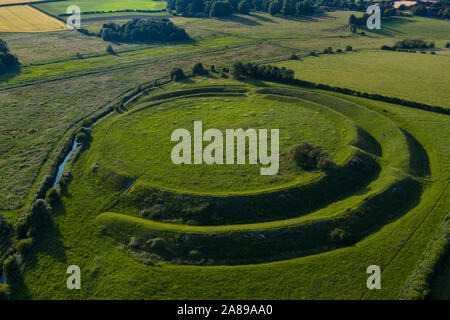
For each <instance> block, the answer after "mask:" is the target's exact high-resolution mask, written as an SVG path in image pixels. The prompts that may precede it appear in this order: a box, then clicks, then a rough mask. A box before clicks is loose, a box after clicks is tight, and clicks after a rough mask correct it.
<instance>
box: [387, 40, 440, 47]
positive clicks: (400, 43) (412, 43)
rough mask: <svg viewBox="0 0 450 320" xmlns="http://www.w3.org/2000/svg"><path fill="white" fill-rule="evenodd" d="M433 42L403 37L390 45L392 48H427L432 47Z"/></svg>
mask: <svg viewBox="0 0 450 320" xmlns="http://www.w3.org/2000/svg"><path fill="white" fill-rule="evenodd" d="M434 46H435V44H434V42H425V41H423V40H420V39H405V40H402V41H397V42H396V43H395V45H394V46H393V47H392V48H394V49H427V48H434Z"/></svg>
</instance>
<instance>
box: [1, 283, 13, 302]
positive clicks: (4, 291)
mask: <svg viewBox="0 0 450 320" xmlns="http://www.w3.org/2000/svg"><path fill="white" fill-rule="evenodd" d="M10 294H11V292H10V290H9V286H8V285H7V284H6V283H0V300H8V299H9V295H10Z"/></svg>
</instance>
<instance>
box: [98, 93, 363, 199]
mask: <svg viewBox="0 0 450 320" xmlns="http://www.w3.org/2000/svg"><path fill="white" fill-rule="evenodd" d="M319 112H320V113H319ZM195 119H201V120H202V121H203V131H206V130H208V129H210V128H217V129H219V130H222V132H225V130H226V129H237V128H243V129H244V130H247V129H248V128H255V129H258V128H274V129H279V130H280V132H281V136H280V170H279V174H278V175H276V176H261V175H260V173H259V170H260V166H259V165H257V166H254V165H248V164H247V165H240V166H238V167H237V168H236V167H233V166H210V167H208V174H207V175H205V166H202V165H191V166H177V165H174V164H173V163H172V162H171V158H170V152H171V150H172V148H173V146H174V145H175V144H176V143H175V142H171V141H170V133H171V132H172V131H174V130H175V129H178V128H185V129H187V130H189V131H190V132H191V134H193V121H194V120H195ZM107 128H108V130H107V134H104V131H103V130H102V131H99V132H98V134H97V136H98V137H102V139H101V140H98V141H97V142H96V143H95V146H93V150H96V151H97V150H98V151H97V152H96V151H94V154H93V155H91V161H92V162H98V163H99V164H100V165H101V166H103V165H107V166H108V167H111V168H113V169H114V170H118V171H120V172H121V173H123V174H127V175H129V176H131V177H133V178H135V179H137V178H138V179H139V182H141V183H146V184H149V185H151V186H154V187H163V188H170V189H175V190H178V191H180V190H184V192H193V191H194V192H203V193H205V192H206V193H213V194H216V193H223V192H225V193H227V194H229V193H233V192H239V191H246V192H252V191H256V190H260V189H266V188H276V187H277V186H278V187H281V186H282V185H284V184H291V182H292V181H294V180H295V181H296V183H305V182H307V181H310V180H311V179H316V178H317V177H318V175H319V174H318V173H317V172H312V173H308V172H306V171H303V170H301V169H300V168H299V167H297V166H295V165H294V164H293V163H292V162H291V161H290V160H289V155H288V152H289V149H290V148H291V147H292V146H293V145H295V144H299V143H300V142H302V141H307V142H309V143H312V144H314V145H320V146H322V147H323V148H324V150H326V151H327V152H328V153H329V154H330V157H331V159H333V160H334V161H336V162H337V163H342V162H344V161H345V160H346V158H347V157H348V153H347V152H350V149H349V148H346V145H348V144H350V143H351V142H352V141H353V140H354V138H355V136H354V135H355V132H354V128H353V126H352V123H351V122H350V121H345V118H343V117H342V116H340V115H339V114H336V113H332V112H330V111H328V110H327V109H325V108H322V109H321V110H320V111H318V110H317V107H315V106H311V105H308V104H307V103H298V102H297V103H295V102H294V103H293V102H292V101H282V100H276V101H273V100H268V99H264V98H262V97H260V96H253V95H250V96H249V97H217V98H212V97H211V98H191V99H177V100H175V101H173V102H170V103H167V104H164V106H161V107H156V108H149V109H145V110H143V111H140V112H137V113H133V114H129V115H128V114H126V115H123V116H120V117H117V119H116V120H115V121H113V122H111V123H109V124H108V126H107ZM224 141H225V137H224ZM155 142H156V143H155ZM207 145H208V143H204V147H206V146H207ZM269 147H270V146H269ZM338 150H339V154H337V151H338ZM144 154H145V155H146V156H145V157H142V155H144ZM250 177H251V179H250Z"/></svg>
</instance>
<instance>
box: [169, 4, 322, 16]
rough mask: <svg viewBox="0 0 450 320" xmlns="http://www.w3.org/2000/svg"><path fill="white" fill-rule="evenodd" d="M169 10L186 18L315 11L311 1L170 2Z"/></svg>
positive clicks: (288, 14)
mask: <svg viewBox="0 0 450 320" xmlns="http://www.w3.org/2000/svg"><path fill="white" fill-rule="evenodd" d="M167 10H168V11H169V12H170V13H173V12H176V13H177V14H180V15H183V16H186V17H226V16H230V15H232V14H233V13H240V14H249V13H250V10H255V11H263V12H268V13H270V14H272V15H283V16H296V15H306V14H312V13H314V11H315V10H314V5H313V2H311V1H309V0H225V1H222V0H220V1H210V0H168V1H167Z"/></svg>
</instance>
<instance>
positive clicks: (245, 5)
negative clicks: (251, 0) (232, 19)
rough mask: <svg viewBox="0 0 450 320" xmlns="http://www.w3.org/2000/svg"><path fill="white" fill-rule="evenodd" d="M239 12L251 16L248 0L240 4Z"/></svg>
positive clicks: (243, 0)
mask: <svg viewBox="0 0 450 320" xmlns="http://www.w3.org/2000/svg"><path fill="white" fill-rule="evenodd" d="M238 11H239V13H240V14H250V5H249V4H248V2H247V0H242V1H241V2H239V6H238Z"/></svg>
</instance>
